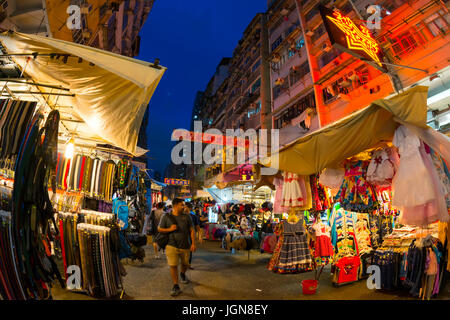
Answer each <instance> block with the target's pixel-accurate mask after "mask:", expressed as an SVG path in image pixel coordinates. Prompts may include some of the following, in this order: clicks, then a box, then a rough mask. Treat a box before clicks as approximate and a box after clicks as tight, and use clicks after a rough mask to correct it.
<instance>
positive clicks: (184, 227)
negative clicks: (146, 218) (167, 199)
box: [158, 198, 196, 296]
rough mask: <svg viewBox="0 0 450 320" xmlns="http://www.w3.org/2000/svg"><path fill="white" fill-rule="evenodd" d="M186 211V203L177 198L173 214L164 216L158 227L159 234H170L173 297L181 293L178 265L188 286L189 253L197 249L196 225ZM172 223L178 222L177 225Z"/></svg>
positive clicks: (169, 258)
mask: <svg viewBox="0 0 450 320" xmlns="http://www.w3.org/2000/svg"><path fill="white" fill-rule="evenodd" d="M184 210H185V204H184V201H183V200H182V199H179V198H175V199H174V200H173V201H172V212H171V213H166V214H165V215H163V216H162V218H161V222H160V223H159V227H158V231H159V232H161V233H169V242H168V244H167V246H166V257H167V263H168V265H169V267H170V275H171V277H172V282H173V288H172V291H171V295H172V296H178V295H179V294H180V293H181V289H180V286H179V285H178V265H179V264H180V260H181V270H180V271H181V272H180V278H181V282H182V283H184V284H187V283H189V279H188V278H187V276H186V270H187V268H188V267H189V252H190V251H191V252H194V251H195V249H196V245H195V230H194V225H193V223H192V219H191V217H190V216H189V215H187V214H185V213H184ZM172 221H173V222H176V224H174V223H173V222H172Z"/></svg>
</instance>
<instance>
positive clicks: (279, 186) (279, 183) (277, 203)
mask: <svg viewBox="0 0 450 320" xmlns="http://www.w3.org/2000/svg"><path fill="white" fill-rule="evenodd" d="M283 183H284V179H282V178H279V177H275V178H274V179H273V184H274V186H275V188H276V189H275V190H276V191H275V198H274V201H273V212H274V213H276V214H281V213H283V209H282V207H281V203H282V200H283Z"/></svg>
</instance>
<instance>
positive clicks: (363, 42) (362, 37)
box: [327, 11, 382, 67]
mask: <svg viewBox="0 0 450 320" xmlns="http://www.w3.org/2000/svg"><path fill="white" fill-rule="evenodd" d="M333 16H334V17H335V18H333V17H331V16H329V15H327V18H328V19H329V20H331V21H332V22H333V23H334V24H335V25H336V26H337V27H338V28H339V29H340V30H341V31H342V32H343V33H344V34H345V36H346V40H347V47H348V48H349V49H352V50H361V51H364V52H365V53H366V54H367V55H368V56H369V57H371V58H372V59H373V61H374V62H375V63H377V64H378V65H379V66H380V67H381V66H382V64H381V62H380V58H379V57H378V53H379V52H380V47H379V45H378V43H377V42H376V41H375V39H374V38H372V35H371V34H370V32H369V29H367V28H366V27H365V26H363V25H361V26H360V27H359V28H358V27H357V26H356V24H355V23H354V22H353V21H352V20H351V19H350V18H348V17H345V16H343V15H342V14H341V13H340V12H339V11H334V12H333Z"/></svg>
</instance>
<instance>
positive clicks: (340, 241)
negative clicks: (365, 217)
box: [330, 204, 359, 262]
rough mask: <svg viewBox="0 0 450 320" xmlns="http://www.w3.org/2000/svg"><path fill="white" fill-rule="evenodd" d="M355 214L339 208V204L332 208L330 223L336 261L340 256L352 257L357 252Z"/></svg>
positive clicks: (356, 254)
mask: <svg viewBox="0 0 450 320" xmlns="http://www.w3.org/2000/svg"><path fill="white" fill-rule="evenodd" d="M356 215H357V214H356V212H351V211H346V210H344V209H342V208H339V204H338V205H336V206H335V208H334V209H333V213H332V215H331V219H330V225H331V241H332V243H333V246H334V248H335V256H334V260H335V261H336V262H337V261H338V260H339V259H340V258H342V257H353V256H358V254H359V252H358V245H357V242H356V234H355V225H356V220H357V216H356Z"/></svg>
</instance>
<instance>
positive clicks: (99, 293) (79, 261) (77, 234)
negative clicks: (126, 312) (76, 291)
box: [58, 210, 122, 298]
mask: <svg viewBox="0 0 450 320" xmlns="http://www.w3.org/2000/svg"><path fill="white" fill-rule="evenodd" d="M58 225H59V231H60V239H61V251H62V256H63V262H64V268H65V269H67V267H68V266H70V265H77V266H79V267H80V269H81V290H82V291H84V292H86V293H87V294H89V295H91V296H94V297H106V298H110V297H114V296H117V295H118V294H119V293H120V290H121V289H122V278H121V275H120V273H119V270H120V269H119V263H120V262H119V258H118V244H117V241H118V240H117V239H118V236H117V235H115V233H117V232H118V229H117V228H116V227H115V225H116V220H115V216H114V214H111V213H103V212H96V211H92V210H81V211H80V213H66V212H59V213H58Z"/></svg>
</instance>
